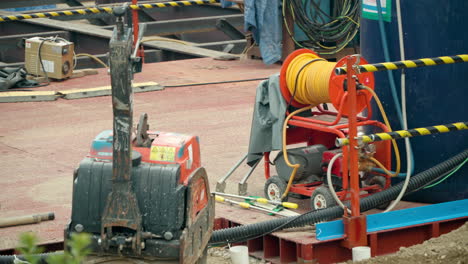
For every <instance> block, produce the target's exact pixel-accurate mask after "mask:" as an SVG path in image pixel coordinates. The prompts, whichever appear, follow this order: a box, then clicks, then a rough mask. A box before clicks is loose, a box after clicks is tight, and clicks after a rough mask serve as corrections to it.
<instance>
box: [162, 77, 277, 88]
mask: <svg viewBox="0 0 468 264" xmlns="http://www.w3.org/2000/svg"><path fill="white" fill-rule="evenodd" d="M262 80H268V77H260V78H252V79H241V80H231V81H219V82H204V83H184V84H174V85H164V88H177V87H188V86H198V85H211V84H223V83H238V82H252V81H262Z"/></svg>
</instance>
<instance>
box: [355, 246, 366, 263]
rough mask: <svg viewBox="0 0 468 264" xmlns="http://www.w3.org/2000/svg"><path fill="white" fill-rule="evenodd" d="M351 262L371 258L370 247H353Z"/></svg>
mask: <svg viewBox="0 0 468 264" xmlns="http://www.w3.org/2000/svg"><path fill="white" fill-rule="evenodd" d="M352 252H353V261H361V260H365V259H370V258H371V248H370V247H353V249H352Z"/></svg>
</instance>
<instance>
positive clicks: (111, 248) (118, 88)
mask: <svg viewBox="0 0 468 264" xmlns="http://www.w3.org/2000/svg"><path fill="white" fill-rule="evenodd" d="M129 13H130V12H129V11H128V10H126V9H125V8H122V9H121V10H119V9H117V10H116V9H114V14H116V16H117V17H118V18H117V26H116V29H115V30H114V33H113V37H112V39H111V41H110V55H109V56H110V69H111V70H110V72H111V82H112V103H113V112H114V129H113V130H106V131H104V132H102V133H100V134H99V135H98V136H97V137H96V138H95V139H94V141H93V143H92V146H91V150H90V152H89V154H88V155H87V156H86V157H85V158H84V159H83V161H82V162H81V163H80V165H79V167H78V169H77V170H76V171H75V174H74V177H73V204H72V216H71V221H70V224H69V225H68V227H67V228H66V230H65V236H66V237H69V236H70V235H71V234H72V233H80V232H86V233H90V234H91V237H92V244H91V249H92V254H93V255H97V256H119V257H130V258H140V259H147V260H152V261H156V263H157V261H168V260H169V261H175V262H179V263H195V262H199V261H200V259H203V257H204V254H205V253H206V246H207V244H208V241H209V239H210V237H211V232H212V229H213V220H214V203H213V200H212V198H211V196H210V191H209V185H208V178H207V175H206V171H205V169H204V168H203V167H201V162H200V146H199V141H198V137H196V136H190V135H182V134H177V133H167V132H159V131H148V128H149V126H148V124H147V115H146V114H143V115H142V116H141V118H140V120H139V123H138V127H137V130H136V131H134V130H133V129H132V123H133V118H132V116H133V110H132V87H131V80H132V78H133V72H135V69H138V67H135V66H138V65H136V63H138V62H139V58H137V57H134V56H132V45H133V43H132V40H133V38H132V36H133V33H132V28H131V26H130V25H128V26H127V25H125V24H124V21H123V19H124V17H125V15H126V19H127V20H128V21H131V18H130V14H129ZM140 35H142V34H140Z"/></svg>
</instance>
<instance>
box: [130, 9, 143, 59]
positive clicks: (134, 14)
mask: <svg viewBox="0 0 468 264" xmlns="http://www.w3.org/2000/svg"><path fill="white" fill-rule="evenodd" d="M132 4H133V5H136V4H138V0H132ZM132 17H133V18H132V19H133V20H132V22H133V48H135V49H138V52H137V56H139V57H141V58H142V59H143V56H144V52H143V47H142V48H139V47H135V45H136V42H137V40H138V31H139V30H140V27H139V25H138V23H139V22H140V21H139V19H138V10H132Z"/></svg>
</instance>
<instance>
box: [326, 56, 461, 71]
mask: <svg viewBox="0 0 468 264" xmlns="http://www.w3.org/2000/svg"><path fill="white" fill-rule="evenodd" d="M461 62H468V54H460V55H454V56H442V57H434V58H422V59H417V60H403V61H394V62H381V63H374V64H364V65H359V66H358V67H357V69H356V71H357V72H376V71H389V70H398V69H407V68H418V67H425V66H435V65H442V64H454V63H461ZM335 73H336V74H337V75H342V74H346V68H345V67H339V68H336V69H335Z"/></svg>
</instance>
